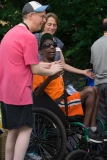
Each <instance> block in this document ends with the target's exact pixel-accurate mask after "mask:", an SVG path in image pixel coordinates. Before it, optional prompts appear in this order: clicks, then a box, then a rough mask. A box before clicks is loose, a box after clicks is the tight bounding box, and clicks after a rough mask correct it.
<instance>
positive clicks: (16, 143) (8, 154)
mask: <svg viewBox="0 0 107 160" xmlns="http://www.w3.org/2000/svg"><path fill="white" fill-rule="evenodd" d="M31 131H32V128H29V127H22V128H20V129H14V130H10V131H9V133H8V136H7V140H6V151H5V160H19V159H20V160H24V157H25V154H26V151H27V148H28V145H29V140H30V135H31Z"/></svg>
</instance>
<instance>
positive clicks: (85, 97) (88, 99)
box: [80, 87, 96, 126]
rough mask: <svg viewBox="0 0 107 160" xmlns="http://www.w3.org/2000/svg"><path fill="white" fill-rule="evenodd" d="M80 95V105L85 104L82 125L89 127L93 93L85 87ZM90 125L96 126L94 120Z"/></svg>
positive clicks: (92, 90) (93, 101)
mask: <svg viewBox="0 0 107 160" xmlns="http://www.w3.org/2000/svg"><path fill="white" fill-rule="evenodd" d="M80 95H81V102H82V104H84V103H85V114H84V125H85V126H89V125H90V122H91V118H92V114H93V110H94V105H95V92H94V89H93V88H92V87H87V88H85V89H84V90H83V91H81V92H80ZM94 120H95V119H94ZM92 125H94V126H95V125H96V120H95V121H93V124H92Z"/></svg>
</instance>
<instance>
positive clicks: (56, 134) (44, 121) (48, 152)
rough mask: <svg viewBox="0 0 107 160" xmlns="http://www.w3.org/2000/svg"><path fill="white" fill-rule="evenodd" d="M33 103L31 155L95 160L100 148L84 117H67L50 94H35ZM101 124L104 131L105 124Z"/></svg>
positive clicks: (57, 159) (59, 159)
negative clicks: (91, 135)
mask: <svg viewBox="0 0 107 160" xmlns="http://www.w3.org/2000/svg"><path fill="white" fill-rule="evenodd" d="M33 100H34V108H33V118H34V123H33V130H32V134H31V137H30V144H29V150H28V151H33V152H36V153H37V154H38V155H40V156H41V157H42V160H65V158H66V160H93V159H95V157H96V153H95V147H96V144H94V143H91V142H90V140H89V137H88V129H87V128H86V127H85V126H84V125H83V116H78V115H77V116H73V117H68V116H66V115H65V114H64V113H63V111H62V110H61V109H60V108H59V107H58V106H57V104H56V103H55V102H54V101H53V100H52V99H51V98H50V97H49V96H48V95H47V94H46V93H44V95H43V96H35V94H33ZM98 122H99V123H100V124H101V126H102V127H103V129H104V124H103V122H101V121H100V120H98ZM94 145H95V146H94ZM98 145H102V144H98ZM98 145H97V146H98ZM101 151H102V150H101V149H100V151H99V153H97V154H99V155H100V154H101ZM66 156H67V157H66Z"/></svg>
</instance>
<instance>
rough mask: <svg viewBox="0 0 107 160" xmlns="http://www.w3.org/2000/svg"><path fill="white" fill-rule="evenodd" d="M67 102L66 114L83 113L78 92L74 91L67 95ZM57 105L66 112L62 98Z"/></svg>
mask: <svg viewBox="0 0 107 160" xmlns="http://www.w3.org/2000/svg"><path fill="white" fill-rule="evenodd" d="M67 102H68V116H75V115H84V113H83V109H82V104H81V99H80V92H76V93H74V94H72V95H70V96H68V97H67ZM58 106H59V107H60V108H61V109H62V111H63V112H64V113H65V114H66V111H65V102H64V100H62V101H61V102H60V103H59V104H58Z"/></svg>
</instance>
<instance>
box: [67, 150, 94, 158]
mask: <svg viewBox="0 0 107 160" xmlns="http://www.w3.org/2000/svg"><path fill="white" fill-rule="evenodd" d="M65 160H92V158H91V157H90V155H89V154H88V152H86V151H84V150H75V151H72V152H71V153H69V154H68V156H67V157H66V159H65Z"/></svg>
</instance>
